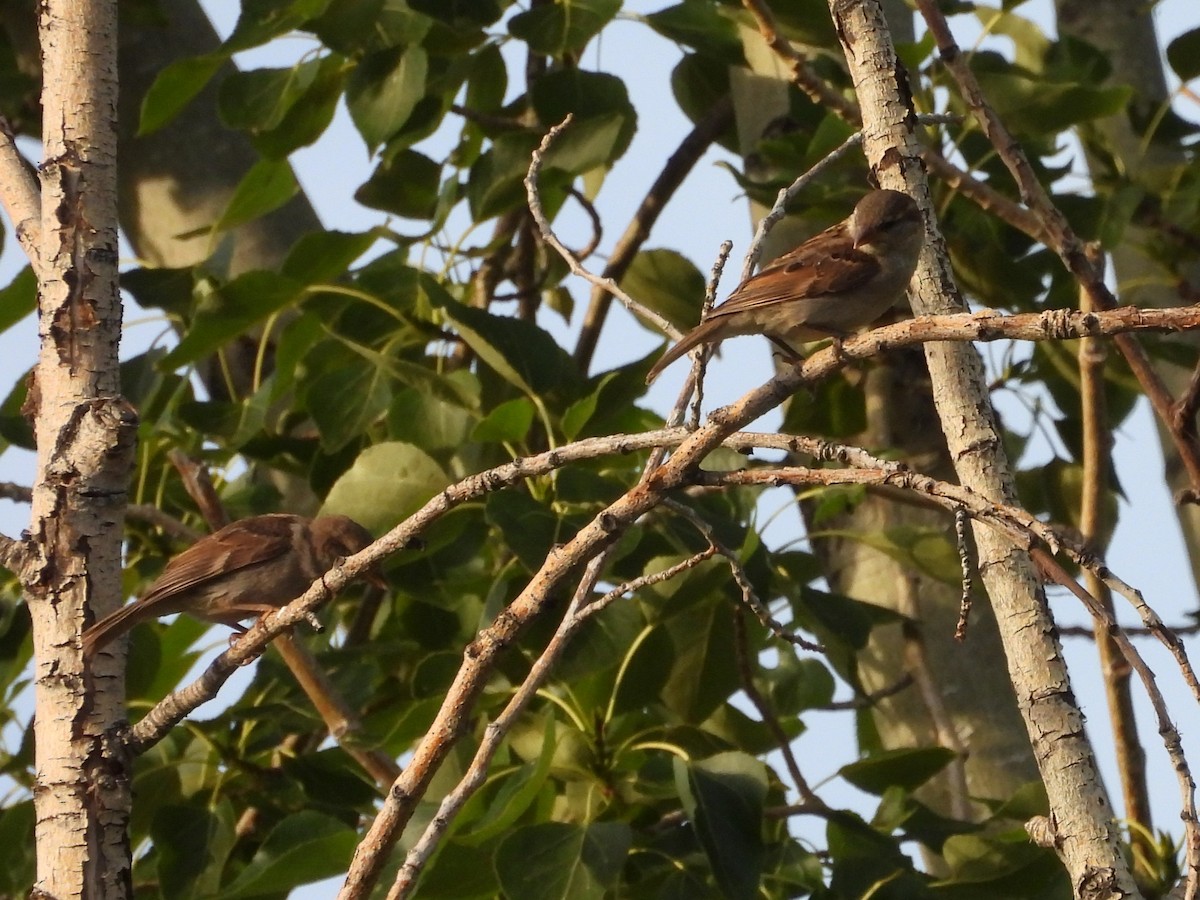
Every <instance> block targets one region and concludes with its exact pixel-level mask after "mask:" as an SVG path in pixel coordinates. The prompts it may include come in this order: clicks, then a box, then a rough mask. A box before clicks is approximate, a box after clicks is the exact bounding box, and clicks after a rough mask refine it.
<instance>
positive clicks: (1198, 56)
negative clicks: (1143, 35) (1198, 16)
mask: <svg viewBox="0 0 1200 900" xmlns="http://www.w3.org/2000/svg"><path fill="white" fill-rule="evenodd" d="M1167 62H1168V63H1170V64H1171V68H1172V69H1174V70H1175V74H1176V75H1178V76H1179V80H1180V81H1191V80H1192V79H1193V78H1196V77H1200V28H1193V29H1191V30H1190V31H1185V32H1184V33H1183V34H1181V35H1180V36H1179V37H1177V38H1175V40H1173V41H1171V43H1169V44H1167Z"/></svg>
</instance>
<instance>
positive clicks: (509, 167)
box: [467, 132, 547, 222]
mask: <svg viewBox="0 0 1200 900" xmlns="http://www.w3.org/2000/svg"><path fill="white" fill-rule="evenodd" d="M537 143H538V139H537V138H536V137H534V136H533V135H530V134H525V133H523V132H519V133H516V134H504V135H501V136H500V137H498V138H496V139H495V140H494V141H493V142H492V146H491V148H489V149H488V150H487V151H486V152H484V153H482V154H481V155H480V156H479V158H478V159H477V160H475V162H474V164H472V166H471V172H470V174H469V175H468V176H467V203H468V205H469V207H470V212H471V218H473V219H474V220H475V221H477V222H482V221H484V220H486V219H490V218H492V217H493V216H497V215H499V214H501V213H503V212H506V211H508V210H510V209H513V208H515V207H518V206H524V204H525V187H524V185H523V184H522V183H521V180H522V179H523V178H524V177H525V173H526V172H527V171H528V170H529V154H530V153H532V152H533V148H534V147H536V146H537ZM542 202H543V204H545V203H546V202H547V198H546V197H543V198H542Z"/></svg>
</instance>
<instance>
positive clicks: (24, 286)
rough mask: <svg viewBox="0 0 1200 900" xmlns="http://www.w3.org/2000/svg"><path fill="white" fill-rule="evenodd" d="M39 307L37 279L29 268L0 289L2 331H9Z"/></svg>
mask: <svg viewBox="0 0 1200 900" xmlns="http://www.w3.org/2000/svg"><path fill="white" fill-rule="evenodd" d="M36 307H37V277H36V276H35V275H34V274H33V269H32V268H30V267H29V266H26V267H25V268H23V269H22V270H21V271H20V272H18V273H17V274H16V275H14V276H13V280H12V281H10V282H9V283H8V284H7V285H6V286H5V287H4V288H0V331H7V330H8V329H9V328H11V327H12V326H13V325H16V324H17V323H18V322H20V321H21V320H22V319H24V318H25V317H26V316H27V315H29V314H30V313H31V312H33V311H34V309H35V308H36Z"/></svg>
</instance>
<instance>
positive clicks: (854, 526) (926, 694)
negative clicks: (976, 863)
mask: <svg viewBox="0 0 1200 900" xmlns="http://www.w3.org/2000/svg"><path fill="white" fill-rule="evenodd" d="M892 6H893V7H896V11H897V13H899V14H900V15H897V17H896V19H895V22H896V24H897V26H898V27H899V28H900V29H902V31H901V33H900V35H899V39H901V40H910V39H911V36H912V25H911V22H912V14H911V12H909V11H908V10H907V9H906V8H905V7H903V5H902V4H898V3H896V4H892ZM901 16H903V17H901ZM743 44H744V46H745V52H746V58H747V60H748V61H749V62H750V65H751V67H752V69H753V72H754V74H752V75H744V76H742V77H740V78H734V80H733V85H734V92H733V95H734V100H735V110H736V114H737V117H738V133H739V141H740V143H741V149H742V152H743V154H744V155H749V154H750V153H751V152H752V151H753V150H754V148H755V146H756V144H757V141H758V137H759V135H760V134H761V133H762V130H763V129H764V128H765V127H767V126H768V125H769V124H770V123H771V121H772V119H773V118H774V117H776V116H779V115H781V114H783V113H784V112H786V110H787V91H788V87H787V79H789V78H790V77H791V74H790V72H789V71H788V70H787V68H786V67H785V66H784V65H783V64H782V62H781V59H780V55H779V54H777V53H775V52H773V51H771V50H770V49H769V48H768V47H767V45H766V43H765V42H764V40H763V38H762V36H761V35H760V34H759V32H758V31H757V30H755V31H753V32H751V31H750V30H749V29H746V30H745V31H744V32H743ZM739 71H741V70H736V69H735V70H734V72H735V73H737V72H739ZM796 174H799V173H796ZM864 186H865V175H864ZM764 213H765V210H764V209H762V208H761V207H756V206H753V205H752V214H753V215H754V217H755V220H756V221H757V219H758V218H761V216H762V215H763V214H764ZM781 224H784V225H786V224H787V220H786V219H785V220H784V222H783V223H781ZM803 236H807V235H797V234H796V233H795V232H792V233H788V232H787V229H786V228H776V229H775V230H773V231H772V232H771V234H770V236H769V237H768V242H769V244H768V247H767V249H766V252H765V253H764V254H763V258H764V259H770V258H772V257H773V256H777V255H778V254H779V253H780V252H782V251H783V250H786V249H789V248H790V247H791V246H794V245H795V243H796V242H797V240H798V238H799V237H803ZM865 377H866V381H865V384H864V385H863V387H864V392H865V394H866V398H867V430H866V431H865V432H863V433H862V434H860V435H856V436H854V437H853V438H852V439H851V440H852V442H853V443H855V444H858V445H860V446H865V447H872V448H881V447H887V448H890V449H892V450H895V451H897V452H898V453H899V455H900V458H902V459H905V460H907V461H909V462H910V463H911V464H912V465H913V466H914V467H916V468H918V469H921V470H923V471H928V472H931V473H933V474H936V475H937V476H939V477H943V476H946V475H947V474H948V473H949V472H951V471H952V468H951V466H950V462H949V458H948V455H947V452H946V445H945V440H944V439H943V438H942V436H941V433H940V430H939V428H938V423H937V418H936V414H935V412H934V409H933V401H932V397H931V393H930V390H931V389H930V385H929V374H928V371H927V370H926V367H925V364H924V361H923V359H922V356H921V353H920V351H919V350H908V351H900V352H895V351H894V352H891V353H888V354H885V355H882V356H878V357H876V358H874V359H873V360H872V361H871V363H870V365H869V367H868V369H867V371H866V376H865ZM800 402H810V401H808V400H803V399H802V400H801V401H800ZM894 528H917V529H941V530H942V531H943V532H944V533H945V534H946V535H947V536H948V537H949V536H952V527H951V523H950V522H949V521H948V519H947V517H946V515H945V514H944V513H942V512H938V511H935V510H930V509H927V508H921V507H916V506H912V505H902V504H897V503H896V502H895V501H894V499H889V498H882V497H879V496H868V497H866V498H865V499H864V500H863V501H862V502H860V503H858V504H856V505H855V507H854V509H853V510H851V511H850V512H848V513H847V514H846V515H844V516H841V517H839V518H838V519H836V520H834V521H827V522H825V523H823V524H822V526H821V528H820V530H834V531H845V532H851V533H858V534H863V535H867V534H871V533H880V532H886V531H889V530H891V529H894ZM814 549H815V550H816V552H817V553H818V555H819V556H820V557H821V559H822V562H823V569H824V572H825V575H826V577H827V579H828V580H829V582H830V584H831V586H832V587H833V588H834V589H835V590H837V591H839V592H840V593H843V594H846V595H847V596H850V597H854V598H856V599H859V600H863V601H866V602H868V603H873V604H876V605H878V606H883V607H886V608H889V609H893V610H896V611H898V612H901V613H903V614H904V615H906V616H908V617H909V618H910V619H912V620H913V622H912V626H911V627H904V628H901V626H899V625H895V626H885V627H881V628H878V629H876V630H875V631H874V632H872V636H871V640H870V642H869V644H868V646H867V647H866V648H865V649H864V650H863V652H862V653H861V654H860V655H859V658H858V665H859V673H860V675H861V677H862V680H863V684H864V687H865V688H866V689H867V690H869V691H874V690H880V689H882V688H884V687H887V686H888V685H893V684H896V683H897V682H899V681H900V680H901V679H902V678H904V677H905V676H906V675H909V674H911V675H913V676H914V680H915V684H914V686H913V687H912V688H910V689H908V690H905V691H902V692H899V693H897V694H893V695H891V696H889V697H887V698H885V699H883V700H881V701H880V702H878V703H877V704H875V705H874V706H873V707H872V709H871V715H872V717H873V719H874V725H875V728H876V731H877V733H878V735H879V738H880V740H881V742H882V743H883V745H884V746H885V747H887V748H889V749H891V748H907V747H916V746H930V745H938V744H940V745H941V746H945V747H948V748H950V749H954V750H956V751H959V752H960V756H959V758H958V759H956V760H955V762H954V763H953V764H952V765H951V766H949V767H947V769H946V770H945V771H944V772H943V773H941V774H940V775H939V776H938V777H937V778H935V779H932V780H931V781H930V782H929V783H928V784H927V785H926V786H924V787H923V788H922V791H921V799H922V801H924V802H925V803H927V804H929V805H930V806H931V807H932V808H933V809H936V810H937V811H939V812H941V813H943V814H945V815H953V816H956V817H960V818H966V819H970V818H973V817H975V815H977V814H982V813H983V812H984V810H983V809H982V808H979V807H976V806H974V805H973V804H972V803H971V800H970V798H972V797H976V798H1004V797H1007V796H1011V794H1012V793H1013V792H1014V791H1015V790H1016V789H1017V788H1019V787H1021V786H1022V785H1024V784H1026V783H1028V782H1029V781H1033V780H1036V779H1037V778H1038V772H1037V767H1036V765H1035V764H1034V761H1033V756H1032V753H1031V752H1030V747H1029V741H1028V739H1027V738H1026V736H1025V731H1024V728H1023V726H1022V722H1021V718H1020V714H1019V713H1018V711H1017V705H1016V700H1015V697H1014V696H1013V692H1012V686H1011V685H1010V683H1009V681H1008V677H1007V673H1006V671H1005V665H1004V652H1003V648H1002V647H1001V645H1000V640H999V635H998V633H997V631H996V627H995V621H994V618H993V617H992V615H991V611H990V609H987V608H986V607H983V605H982V604H981V607H983V608H979V609H977V610H976V611H975V614H974V617H973V620H972V624H971V629H970V635H969V639H968V641H967V642H966V643H965V644H962V643H959V642H957V641H955V640H954V629H955V622H956V619H957V615H958V600H959V592H958V590H957V589H956V588H954V587H952V586H948V585H946V584H945V583H944V582H941V581H938V580H937V579H935V578H933V577H931V576H929V575H927V574H924V573H922V572H919V571H917V570H916V568H915V567H913V566H912V565H905V564H904V563H902V562H900V561H899V560H896V559H893V558H892V557H890V556H887V555H886V554H884V553H882V552H881V551H879V550H878V549H877V548H876V547H874V546H872V545H870V544H869V543H867V542H863V541H856V540H853V539H851V538H830V539H821V540H817V541H815V542H814ZM927 862H929V864H931V865H935V863H934V861H933V860H932V859H930V860H927Z"/></svg>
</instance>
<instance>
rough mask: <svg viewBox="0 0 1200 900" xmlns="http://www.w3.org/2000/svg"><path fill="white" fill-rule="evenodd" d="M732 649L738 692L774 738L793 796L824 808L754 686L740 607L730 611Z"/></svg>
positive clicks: (775, 717) (776, 719)
mask: <svg viewBox="0 0 1200 900" xmlns="http://www.w3.org/2000/svg"><path fill="white" fill-rule="evenodd" d="M733 646H734V649H735V651H736V653H737V668H738V678H739V680H740V681H741V685H742V693H744V694H745V695H746V698H747V699H748V700H749V701H750V703H751V705H752V706H753V707H754V708H755V709H756V710H758V715H759V718H761V719H762V723H763V725H764V726H765V727H766V729H767V731H769V732H771V737H773V738H774V739H775V748H776V749H777V750H778V751H779V755H780V756H782V757H783V764H784V765H785V766H786V767H787V770H788V773H789V774H790V775H791V776H792V784H793V785H794V786H795V788H796V793H798V794H799V795H800V797H801V799H803V801H804V803H805V804H806V805H808V806H824V805H825V801H823V800H822V799H821V798H820V797H818V796H817V795H816V793H814V792H813V789H812V787H810V786H809V783H808V779H806V778H805V777H804V773H803V772H801V771H800V763H798V762H797V761H796V754H794V753H793V752H792V742H791V741H790V740H789V739H788V736H787V733H786V732H785V731H784V730H783V726H782V725H781V724H780V723H779V717H778V716H776V715H775V710H773V709H771V705H770V704H769V703H767V700H766V698H765V697H763V695H762V693H761V692H760V691H759V689H758V687H757V686H756V685H755V684H754V666H755V663H756V662H757V660H754V659H751V657H750V643H749V638H748V635H747V634H746V611H745V610H744V609H743V608H742V607H740V606H739V607H737V608H736V609H735V610H734V611H733Z"/></svg>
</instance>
